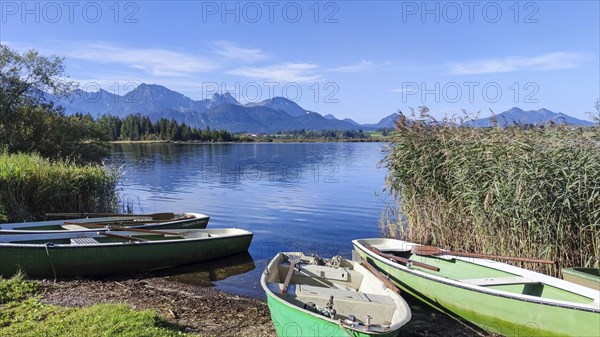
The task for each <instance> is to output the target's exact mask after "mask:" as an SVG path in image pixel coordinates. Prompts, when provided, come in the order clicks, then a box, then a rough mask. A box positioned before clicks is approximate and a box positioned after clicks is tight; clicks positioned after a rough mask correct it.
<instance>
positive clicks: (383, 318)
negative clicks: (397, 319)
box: [267, 283, 396, 325]
mask: <svg viewBox="0 0 600 337" xmlns="http://www.w3.org/2000/svg"><path fill="white" fill-rule="evenodd" d="M267 286H268V287H269V289H271V291H273V292H274V293H275V294H277V295H278V296H282V297H285V298H287V300H288V301H290V303H293V304H295V305H297V306H299V307H303V306H304V305H305V304H306V303H309V302H312V303H315V304H316V305H318V306H320V307H324V306H325V305H326V303H327V302H328V301H329V298H330V297H331V296H333V303H334V304H333V307H334V308H335V309H336V310H337V315H338V318H341V319H345V318H348V316H349V315H354V316H355V317H357V318H358V319H359V320H361V321H364V320H365V318H366V317H367V316H371V317H372V318H373V321H372V323H373V324H382V325H389V324H391V323H390V322H391V321H392V317H393V315H394V312H395V310H396V304H395V302H394V300H393V299H392V298H390V297H388V296H384V295H375V294H368V293H364V292H360V291H356V290H346V289H340V288H328V287H317V286H311V285H306V284H290V285H289V286H288V288H287V293H286V294H281V289H282V288H283V284H282V283H268V284H267Z"/></svg>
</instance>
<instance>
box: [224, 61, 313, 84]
mask: <svg viewBox="0 0 600 337" xmlns="http://www.w3.org/2000/svg"><path fill="white" fill-rule="evenodd" d="M318 68H319V66H318V65H316V64H311V63H280V64H274V65H270V66H264V67H238V68H235V69H233V70H230V71H228V72H227V73H228V74H231V75H238V76H244V77H249V78H253V79H257V80H266V81H274V82H314V81H318V80H320V79H321V75H319V74H315V72H314V71H315V70H316V69H318Z"/></svg>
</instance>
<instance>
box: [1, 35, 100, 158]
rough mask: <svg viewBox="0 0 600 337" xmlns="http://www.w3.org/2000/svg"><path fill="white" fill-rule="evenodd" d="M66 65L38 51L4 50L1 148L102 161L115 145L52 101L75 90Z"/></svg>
mask: <svg viewBox="0 0 600 337" xmlns="http://www.w3.org/2000/svg"><path fill="white" fill-rule="evenodd" d="M66 77H67V75H66V73H65V67H64V65H63V59H61V58H58V57H56V56H50V57H45V56H41V55H39V54H38V52H37V51H35V50H30V51H27V52H24V53H23V54H21V53H18V52H16V51H14V50H11V49H10V48H8V47H7V46H5V45H2V44H0V148H5V149H6V150H7V151H8V152H9V153H16V152H38V153H39V154H40V155H42V156H44V157H47V158H50V159H59V158H70V159H73V160H81V161H89V160H95V161H97V160H100V159H101V158H102V157H103V156H104V155H105V154H106V153H108V147H107V146H106V141H107V140H108V139H109V137H108V135H107V134H106V132H104V131H103V130H102V129H101V128H100V127H99V126H98V124H97V123H94V121H93V119H92V118H91V116H84V115H78V116H73V117H67V116H65V115H64V109H63V108H62V107H61V106H57V105H55V104H54V103H53V102H52V101H50V100H49V98H48V94H52V95H53V97H56V98H61V97H66V96H67V95H68V93H69V92H70V91H71V90H73V89H74V85H73V84H72V82H68V81H66V80H64V78H66Z"/></svg>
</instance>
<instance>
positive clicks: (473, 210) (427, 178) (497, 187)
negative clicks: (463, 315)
mask: <svg viewBox="0 0 600 337" xmlns="http://www.w3.org/2000/svg"><path fill="white" fill-rule="evenodd" d="M421 113H422V115H421V117H422V118H424V120H421V121H416V122H415V119H413V118H410V119H409V118H407V117H405V116H403V115H402V116H401V117H400V119H399V121H398V125H397V128H396V132H395V135H394V138H393V142H392V145H391V146H390V149H389V151H388V154H387V156H386V158H385V160H384V161H383V163H382V164H383V165H384V166H385V167H386V168H387V169H388V177H387V183H388V188H389V190H390V192H391V193H392V194H393V195H395V196H396V199H397V200H401V202H400V201H399V203H398V204H397V205H392V206H391V209H389V210H388V214H387V215H385V214H384V216H383V218H384V220H383V221H382V229H383V232H384V234H385V235H387V236H392V237H398V238H404V239H408V240H410V241H414V242H430V243H432V244H435V245H437V246H439V247H443V248H446V249H452V250H460V251H468V252H478V253H487V254H496V255H512V256H515V255H517V256H527V257H536V258H545V259H552V260H556V261H558V262H559V266H560V267H562V266H587V267H596V268H598V267H600V128H599V127H594V128H567V127H562V126H545V127H525V126H522V125H521V126H512V127H508V128H496V127H495V128H478V129H475V128H467V127H459V126H457V124H456V123H453V122H454V121H448V120H445V121H442V122H437V121H434V120H433V119H432V118H431V117H430V116H429V114H428V110H427V109H426V108H423V109H422V111H421ZM413 117H414V116H413ZM389 212H391V213H389ZM390 214H391V215H392V220H388V219H389V215H390ZM398 219H401V220H398ZM527 267H532V268H534V269H537V270H539V271H543V272H547V273H550V274H555V275H556V274H557V273H558V270H557V269H556V268H555V267H553V266H537V265H535V266H533V265H532V266H527Z"/></svg>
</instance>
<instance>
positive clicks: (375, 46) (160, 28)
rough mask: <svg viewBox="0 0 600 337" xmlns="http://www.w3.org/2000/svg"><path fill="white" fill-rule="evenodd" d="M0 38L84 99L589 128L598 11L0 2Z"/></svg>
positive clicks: (599, 47) (560, 4)
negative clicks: (270, 105)
mask: <svg viewBox="0 0 600 337" xmlns="http://www.w3.org/2000/svg"><path fill="white" fill-rule="evenodd" d="M0 25H1V27H0V41H1V42H2V43H3V44H7V45H9V46H11V47H12V48H14V49H17V50H25V49H28V48H34V49H37V50H39V51H40V52H41V53H43V54H46V55H50V54H55V55H57V56H62V57H65V64H66V66H67V72H68V73H69V75H70V77H71V79H72V80H75V81H77V82H79V83H80V85H81V87H82V88H84V89H88V90H90V91H95V90H96V89H97V88H98V87H102V88H103V89H105V90H108V91H111V92H113V93H119V94H124V93H125V92H127V91H129V90H132V89H133V88H135V86H136V85H138V84H141V83H153V84H160V85H164V86H166V87H168V88H170V89H172V90H175V91H179V92H181V93H183V94H185V95H187V96H189V97H190V98H193V99H203V98H206V97H210V96H211V95H212V93H214V92H225V91H229V92H231V93H232V95H233V96H234V97H236V98H237V99H238V100H239V101H241V102H242V103H244V102H255V101H260V100H263V99H267V98H271V97H273V96H284V97H287V98H289V99H292V100H294V101H296V102H297V103H298V104H300V105H301V106H302V107H304V108H306V109H309V110H312V111H317V112H319V113H321V114H323V115H325V114H334V115H335V116H336V117H338V118H346V117H349V118H352V119H354V120H356V121H358V122H363V123H365V122H367V123H368V122H377V121H378V120H379V119H381V118H382V117H384V116H387V115H389V114H391V113H393V112H395V111H396V110H398V109H401V110H402V111H408V110H409V109H410V108H415V109H416V108H418V107H419V106H421V105H427V106H429V107H430V109H431V110H432V111H433V112H434V113H435V114H436V115H438V116H441V115H443V114H448V115H453V114H456V113H460V111H461V109H466V110H467V111H469V112H477V111H479V110H481V111H482V115H484V116H487V115H489V110H490V109H491V110H493V111H494V112H496V113H499V112H502V111H505V110H507V109H509V108H511V107H513V106H518V107H521V108H523V109H526V110H530V109H540V108H548V109H550V110H553V111H557V112H564V113H567V114H570V115H572V116H574V117H578V118H587V116H586V114H585V112H587V111H593V110H594V108H593V106H594V102H595V101H596V99H597V98H598V97H600V2H599V1H538V2H531V1H519V2H516V1H492V2H479V1H468V2H460V1H459V2H444V1H344V2H331V1H323V2H315V1H284V2H273V1H252V2H237V1H228V2H224V1H122V2H115V1H107V2H104V1H95V2H94V1H91V2H87V1H82V2H78V1H70V2H56V1H55V2H39V1H37V2H36V1H30V2H25V3H24V2H22V1H2V2H1V3H0Z"/></svg>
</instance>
